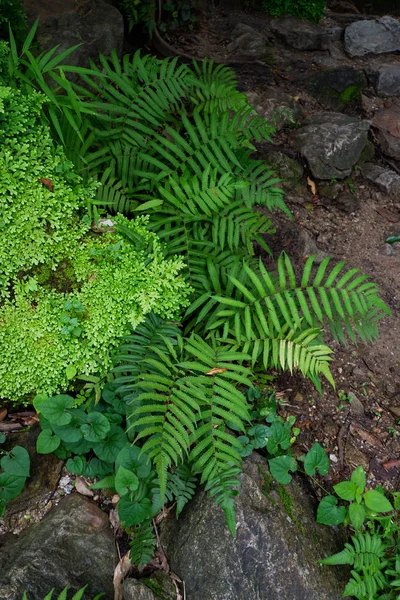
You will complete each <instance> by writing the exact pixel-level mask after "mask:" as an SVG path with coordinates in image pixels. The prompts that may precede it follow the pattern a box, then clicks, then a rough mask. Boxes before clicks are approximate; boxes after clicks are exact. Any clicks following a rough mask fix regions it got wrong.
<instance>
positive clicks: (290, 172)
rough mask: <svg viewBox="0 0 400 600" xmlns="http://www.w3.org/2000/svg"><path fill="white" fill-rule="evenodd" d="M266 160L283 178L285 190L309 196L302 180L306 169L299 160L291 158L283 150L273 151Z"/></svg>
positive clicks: (282, 184) (282, 185)
mask: <svg viewBox="0 0 400 600" xmlns="http://www.w3.org/2000/svg"><path fill="white" fill-rule="evenodd" d="M266 162H267V164H268V166H270V167H271V168H272V169H274V170H275V171H276V173H277V175H278V177H280V178H281V179H282V183H281V184H280V185H281V187H282V188H283V189H284V191H285V192H290V193H291V194H294V195H299V196H305V197H306V196H307V190H306V187H305V185H304V184H303V183H302V181H301V178H302V177H303V174H304V169H303V167H302V166H301V165H300V164H299V163H298V162H297V160H294V159H293V158H290V156H288V155H287V154H284V153H283V152H271V153H270V154H269V155H268V157H267V159H266Z"/></svg>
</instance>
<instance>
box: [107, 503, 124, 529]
mask: <svg viewBox="0 0 400 600" xmlns="http://www.w3.org/2000/svg"><path fill="white" fill-rule="evenodd" d="M108 518H109V519H110V524H111V527H112V528H113V529H114V531H115V532H117V531H121V521H120V519H119V515H118V510H117V509H116V508H113V509H111V510H110V514H109V516H108Z"/></svg>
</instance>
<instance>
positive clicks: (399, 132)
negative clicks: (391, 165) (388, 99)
mask: <svg viewBox="0 0 400 600" xmlns="http://www.w3.org/2000/svg"><path fill="white" fill-rule="evenodd" d="M372 127H373V129H374V133H375V137H376V139H377V141H378V143H379V145H380V147H381V149H382V151H383V152H384V153H385V154H386V155H387V156H391V157H392V158H395V159H396V160H400V108H398V107H392V108H383V109H381V110H378V111H377V112H376V113H375V115H374V118H373V119H372Z"/></svg>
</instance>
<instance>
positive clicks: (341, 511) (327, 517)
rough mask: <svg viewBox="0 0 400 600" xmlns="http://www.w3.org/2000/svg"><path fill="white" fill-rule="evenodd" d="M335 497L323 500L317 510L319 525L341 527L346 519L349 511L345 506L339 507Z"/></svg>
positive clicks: (326, 497)
mask: <svg viewBox="0 0 400 600" xmlns="http://www.w3.org/2000/svg"><path fill="white" fill-rule="evenodd" d="M337 503H338V499H337V498H335V496H325V498H322V500H321V502H320V503H319V505H318V509H317V523H322V525H340V523H343V521H344V520H345V518H346V514H347V510H346V509H345V507H344V506H337Z"/></svg>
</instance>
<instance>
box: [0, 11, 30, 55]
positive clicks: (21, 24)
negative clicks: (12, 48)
mask: <svg viewBox="0 0 400 600" xmlns="http://www.w3.org/2000/svg"><path fill="white" fill-rule="evenodd" d="M10 27H11V29H12V31H13V33H14V36H15V39H16V41H17V44H18V46H20V45H22V42H23V40H24V37H25V33H26V14H25V9H24V4H23V2H22V0H0V40H8V38H9V31H10Z"/></svg>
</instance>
